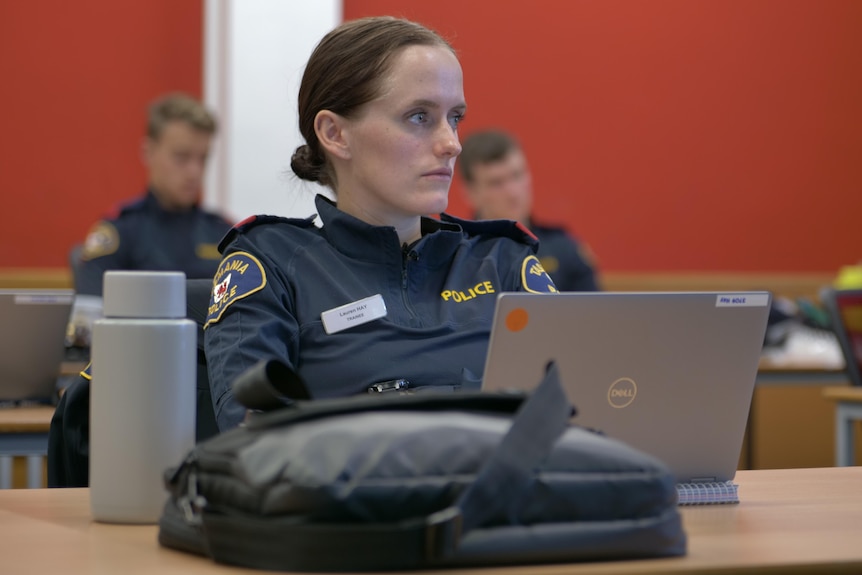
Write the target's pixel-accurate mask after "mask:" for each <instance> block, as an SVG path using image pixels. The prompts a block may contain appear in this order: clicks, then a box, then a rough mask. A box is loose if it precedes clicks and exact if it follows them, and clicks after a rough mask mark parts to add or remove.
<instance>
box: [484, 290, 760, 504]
mask: <svg viewBox="0 0 862 575" xmlns="http://www.w3.org/2000/svg"><path fill="white" fill-rule="evenodd" d="M770 302H771V297H770V294H769V293H768V292H746V293H726V292H721V293H719V292H695V293H692V292H690V293H666V292H649V293H633V292H628V293H610V292H604V293H561V294H525V293H503V294H500V295H499V296H498V299H497V307H496V313H495V317H494V324H493V327H492V330H491V339H490V342H489V347H488V355H487V359H486V364H485V373H484V377H483V384H482V385H483V389H486V390H504V389H529V388H530V387H532V386H533V385H535V383H536V382H538V381H539V380H540V379H541V374H542V373H543V371H544V369H545V366H546V365H547V363H548V361H550V360H554V361H556V363H557V365H558V366H559V370H560V376H561V378H562V381H563V386H564V387H565V388H566V392H567V394H568V396H569V399H570V401H571V402H572V404H573V405H574V406H575V408H576V409H577V415H576V416H575V418H574V419H573V423H575V424H578V425H582V426H584V427H589V428H593V429H598V430H600V431H602V432H604V433H606V434H607V435H609V436H610V437H615V438H617V439H620V440H621V441H624V442H625V443H628V444H629V445H632V446H633V447H636V448H638V449H641V450H643V451H645V452H647V453H650V454H652V455H654V456H656V457H658V458H659V459H660V460H662V461H664V462H665V463H666V464H667V465H668V467H669V468H670V469H671V471H673V473H674V474H675V475H676V477H677V481H678V483H679V486H678V492H679V502H680V504H682V505H692V504H710V503H732V502H738V501H739V495H738V492H737V488H736V485H735V484H734V483H733V477H734V475H735V473H736V467H737V464H738V462H739V454H740V450H741V447H742V439H743V435H744V433H745V425H746V421H747V419H748V410H749V407H750V405H751V396H752V393H753V391H754V382H755V379H756V377H757V368H758V362H759V360H760V352H761V349H762V346H763V337H764V334H765V331H766V320H767V317H768V314H769V306H770Z"/></svg>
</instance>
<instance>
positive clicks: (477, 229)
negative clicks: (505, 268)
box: [440, 214, 539, 245]
mask: <svg viewBox="0 0 862 575" xmlns="http://www.w3.org/2000/svg"><path fill="white" fill-rule="evenodd" d="M440 219H441V220H442V221H444V222H451V223H453V224H458V225H459V226H461V229H463V230H464V231H465V232H467V233H468V234H470V235H471V236H498V237H499V236H502V237H507V238H512V239H513V240H517V241H519V242H521V243H523V244H527V245H537V244H538V243H539V240H538V239H537V238H536V236H534V235H533V233H532V232H531V231H530V230H528V229H527V228H526V227H524V225H523V224H521V223H520V222H515V221H512V220H462V219H461V218H456V217H455V216H450V215H449V214H441V215H440Z"/></svg>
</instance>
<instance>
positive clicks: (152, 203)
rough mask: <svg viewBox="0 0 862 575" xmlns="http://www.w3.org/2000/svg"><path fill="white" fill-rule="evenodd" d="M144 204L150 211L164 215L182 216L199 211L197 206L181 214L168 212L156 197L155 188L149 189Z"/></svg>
mask: <svg viewBox="0 0 862 575" xmlns="http://www.w3.org/2000/svg"><path fill="white" fill-rule="evenodd" d="M144 204H145V205H146V207H147V209H148V210H153V211H157V212H160V213H163V214H174V215H182V214H191V213H194V212H196V211H197V209H198V206H197V204H195V205H193V206H191V207H190V208H189V209H187V210H182V211H179V212H175V211H171V210H166V209H165V208H164V207H162V204H161V203H160V202H159V199H158V198H157V197H156V194H155V192H153V188H147V195H146V196H145V198H144Z"/></svg>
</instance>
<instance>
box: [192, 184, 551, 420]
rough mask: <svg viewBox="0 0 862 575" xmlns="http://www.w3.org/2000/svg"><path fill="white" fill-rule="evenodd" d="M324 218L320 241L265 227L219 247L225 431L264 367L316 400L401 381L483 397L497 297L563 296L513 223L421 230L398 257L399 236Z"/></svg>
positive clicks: (211, 346)
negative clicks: (263, 363) (238, 384)
mask: <svg viewBox="0 0 862 575" xmlns="http://www.w3.org/2000/svg"><path fill="white" fill-rule="evenodd" d="M316 205H317V210H318V213H319V215H320V218H321V220H322V222H323V227H322V228H318V227H315V226H314V224H313V221H314V218H313V217H312V218H308V219H304V220H302V219H285V218H276V217H273V216H264V217H261V216H257V217H253V218H250V219H249V220H246V221H245V222H242V223H240V224H239V225H237V226H236V227H235V228H234V229H233V230H232V231H231V232H230V233H229V234H228V236H226V237H225V239H224V241H223V242H222V245H221V246H220V249H221V251H222V253H224V254H225V257H224V259H223V260H222V263H221V264H220V266H219V270H218V272H217V274H216V277H215V280H214V287H213V294H212V297H211V299H210V308H209V313H208V317H207V323H206V327H205V337H204V338H205V346H206V355H207V363H208V366H209V374H210V386H211V388H212V397H213V402H214V407H215V413H216V419H217V421H218V424H219V427H220V428H221V429H222V430H224V429H226V428H229V427H233V426H235V425H237V424H238V423H239V422H240V421H242V419H243V417H244V409H243V408H242V406H240V405H239V404H238V402H237V401H236V400H235V399H234V398H233V396H232V393H231V391H230V385H231V383H232V382H233V381H234V379H235V378H236V377H237V376H238V375H240V374H241V373H243V372H244V371H245V370H247V369H249V368H250V367H252V366H254V365H255V364H256V363H258V362H259V361H260V360H262V359H279V360H281V361H283V362H285V363H286V364H288V365H290V366H291V367H292V368H293V369H294V370H295V371H296V372H297V373H298V374H299V375H300V377H301V378H302V379H303V381H304V382H305V383H306V385H307V386H308V389H309V392H310V393H311V395H312V396H313V397H316V398H319V397H335V396H345V395H352V394H360V393H366V392H367V391H368V389H369V388H370V387H371V386H373V385H374V384H377V383H380V382H385V381H390V380H396V379H406V380H408V381H409V388H410V389H420V388H423V387H430V386H448V387H451V388H457V387H461V386H478V385H479V381H480V377H481V374H482V370H483V368H484V360H485V353H486V349H487V344H488V336H489V333H490V327H491V321H492V317H493V313H494V306H495V302H496V294H497V293H499V292H502V291H533V292H554V291H556V289H555V288H554V284H553V282H552V281H551V279H550V277H549V276H548V275H547V274H546V273H545V272H544V270H543V269H542V267H541V264H540V263H539V260H538V259H537V258H536V256H535V255H534V254H535V250H536V245H537V242H536V240H535V238H534V237H533V236H532V235H531V234H530V233H529V232H528V231H526V230H525V229H524V228H522V227H521V226H519V225H518V224H516V223H514V222H508V221H495V222H472V221H466V220H459V219H457V218H453V217H450V216H447V215H445V214H444V215H442V216H441V220H439V221H438V220H435V219H431V218H423V219H422V237H421V238H420V239H419V240H418V241H417V242H415V243H414V244H413V245H411V246H402V245H401V244H400V243H399V240H398V236H397V234H396V232H395V229H394V228H392V227H380V226H372V225H369V224H367V223H365V222H362V221H361V220H359V219H357V218H354V217H353V216H350V215H349V214H346V213H344V212H342V211H340V210H338V209H337V208H336V207H335V205H334V204H332V203H331V202H330V201H329V200H327V199H325V198H323V197H322V196H318V197H317V198H316ZM381 304H383V305H384V306H385V317H378V316H379V314H378V313H375V312H376V311H379V310H380V309H382V308H381ZM327 331H328V332H329V333H327Z"/></svg>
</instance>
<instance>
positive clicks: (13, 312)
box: [0, 289, 74, 402]
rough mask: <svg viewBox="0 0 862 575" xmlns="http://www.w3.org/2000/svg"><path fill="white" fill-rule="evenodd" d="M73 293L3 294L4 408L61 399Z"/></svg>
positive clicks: (0, 379)
mask: <svg viewBox="0 0 862 575" xmlns="http://www.w3.org/2000/svg"><path fill="white" fill-rule="evenodd" d="M73 300H74V292H72V290H36V289H26V290H0V402H6V401H21V400H25V401H36V402H39V401H44V402H51V401H52V400H53V398H54V397H55V396H56V383H57V376H58V375H59V373H60V364H61V362H62V361H63V356H64V353H65V342H66V328H67V326H68V323H69V316H70V313H71V311H72V303H73Z"/></svg>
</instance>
